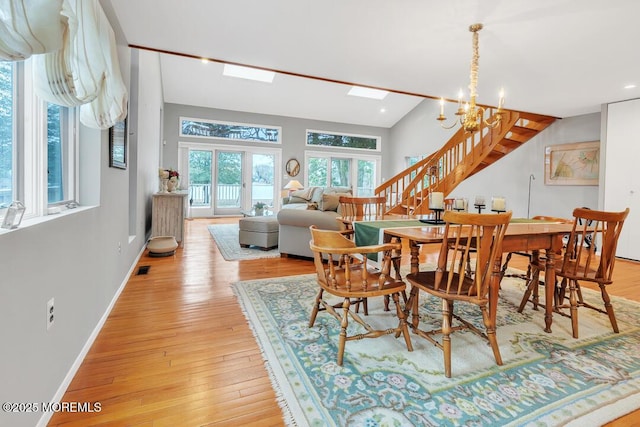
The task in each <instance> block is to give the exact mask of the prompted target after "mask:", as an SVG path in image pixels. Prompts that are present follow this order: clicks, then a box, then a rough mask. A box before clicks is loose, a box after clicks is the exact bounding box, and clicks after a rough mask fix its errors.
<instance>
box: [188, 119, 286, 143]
mask: <svg viewBox="0 0 640 427" xmlns="http://www.w3.org/2000/svg"><path fill="white" fill-rule="evenodd" d="M180 136H191V137H197V138H216V139H225V140H235V141H244V142H246V141H249V142H267V143H272V144H280V143H281V142H282V141H281V138H282V128H281V127H279V126H266V125H254V124H248V123H234V122H220V121H215V120H205V119H191V118H184V117H181V118H180Z"/></svg>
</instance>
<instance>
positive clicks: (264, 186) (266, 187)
mask: <svg viewBox="0 0 640 427" xmlns="http://www.w3.org/2000/svg"><path fill="white" fill-rule="evenodd" d="M252 160H253V161H252V165H253V166H252V171H251V206H253V205H255V204H256V203H257V202H262V203H266V204H267V206H273V194H274V187H273V180H274V178H275V163H276V162H275V155H273V154H253V156H252Z"/></svg>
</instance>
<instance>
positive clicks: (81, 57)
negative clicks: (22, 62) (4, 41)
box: [0, 0, 128, 129]
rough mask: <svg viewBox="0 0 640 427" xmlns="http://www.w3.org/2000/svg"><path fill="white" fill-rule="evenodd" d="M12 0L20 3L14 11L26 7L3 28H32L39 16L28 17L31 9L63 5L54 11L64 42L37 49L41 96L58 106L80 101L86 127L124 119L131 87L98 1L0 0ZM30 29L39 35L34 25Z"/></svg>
mask: <svg viewBox="0 0 640 427" xmlns="http://www.w3.org/2000/svg"><path fill="white" fill-rule="evenodd" d="M9 1H11V2H12V3H15V4H12V5H11V10H12V12H13V11H14V10H16V8H18V9H19V8H22V9H23V10H25V13H23V14H17V13H12V18H11V19H8V20H6V21H2V22H3V25H4V29H6V28H13V29H16V28H29V27H33V26H34V25H35V24H36V20H35V19H32V20H29V19H30V16H31V15H35V13H31V9H33V8H37V5H38V4H39V3H47V2H49V3H54V4H56V7H57V8H58V9H57V10H55V11H53V10H50V11H49V13H50V14H51V15H52V16H56V17H57V18H58V20H59V21H60V22H62V23H63V25H62V26H63V31H62V32H61V33H60V34H59V39H60V42H59V43H57V44H56V43H50V46H49V47H48V48H47V49H48V50H46V51H44V52H42V51H38V52H37V54H36V52H32V53H33V54H34V56H33V62H34V66H33V79H34V87H35V92H36V94H37V95H38V96H39V97H40V98H42V99H44V100H46V101H48V102H51V103H54V104H58V105H63V106H66V107H74V106H78V105H80V106H81V107H80V121H81V122H82V123H83V124H84V125H85V126H89V127H92V128H97V129H107V128H109V127H111V126H113V125H114V124H115V123H116V122H117V121H120V120H123V119H124V118H125V117H126V115H127V101H128V94H127V89H126V86H125V84H124V82H123V81H122V76H121V73H120V66H119V61H118V55H117V50H116V43H115V36H114V33H113V29H112V28H111V24H110V23H109V21H108V20H107V17H106V15H105V14H104V12H103V10H102V8H101V7H100V5H99V4H98V2H97V0H61V1H54V2H51V0H35V1H33V0H32V1H26V0H23V1H19V0H0V2H9ZM0 4H1V3H0ZM38 23H39V21H38ZM43 25H45V24H44V23H43ZM2 30H3V29H0V31H2ZM29 33H33V34H40V32H39V31H38V30H37V29H35V28H30V32H29ZM21 36H22V37H24V35H23V34H21ZM0 48H1V47H0ZM41 50H42V49H41ZM14 56H15V55H14ZM16 58H17V57H16ZM22 59H24V58H22ZM13 60H17V59H13Z"/></svg>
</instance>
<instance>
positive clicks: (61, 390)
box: [36, 246, 147, 427]
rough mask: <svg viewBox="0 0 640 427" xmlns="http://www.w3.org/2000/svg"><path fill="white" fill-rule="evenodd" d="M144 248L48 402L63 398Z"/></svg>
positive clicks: (41, 424)
mask: <svg viewBox="0 0 640 427" xmlns="http://www.w3.org/2000/svg"><path fill="white" fill-rule="evenodd" d="M146 249H147V247H146V246H143V247H142V250H141V251H140V253H139V254H138V256H137V257H136V259H135V260H134V261H133V264H131V268H130V269H129V272H128V273H127V275H126V276H125V278H124V280H123V281H122V283H121V284H120V287H118V290H117V291H116V293H115V294H114V295H113V298H112V299H111V302H110V303H109V306H108V307H107V309H106V310H105V312H104V314H103V315H102V317H101V318H100V321H98V323H97V324H96V327H95V328H93V332H91V335H89V338H88V339H87V342H86V343H85V344H84V346H83V347H82V350H80V353H79V354H78V357H76V360H75V361H74V362H73V365H71V368H69V372H67V375H66V376H65V377H64V380H62V384H60V387H58V391H56V393H55V394H54V395H53V398H52V399H51V400H50V402H61V401H62V398H63V396H64V394H65V393H66V391H67V388H68V387H69V384H71V381H72V380H73V377H75V375H76V373H77V372H78V369H80V365H82V362H83V361H84V358H85V357H86V356H87V353H89V350H90V349H91V346H92V345H93V342H94V341H95V340H96V338H97V337H98V334H99V333H100V331H101V330H102V327H103V326H104V324H105V322H106V321H107V318H108V317H109V315H110V314H111V310H112V309H113V306H114V305H115V304H116V301H118V298H120V294H121V293H122V291H123V290H124V287H125V286H126V285H127V283H128V282H129V278H130V277H131V274H133V270H134V269H135V268H136V266H137V265H138V261H140V258H141V257H142V254H143V253H144V251H145V250H146ZM52 416H53V412H45V413H43V414H42V416H41V417H40V420H38V424H36V426H37V427H46V426H47V424H48V423H49V420H50V419H51V417H52Z"/></svg>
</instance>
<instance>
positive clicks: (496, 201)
mask: <svg viewBox="0 0 640 427" xmlns="http://www.w3.org/2000/svg"><path fill="white" fill-rule="evenodd" d="M506 211H507V203H506V200H505V199H504V197H499V196H496V197H492V198H491V212H495V213H502V212H506Z"/></svg>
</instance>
